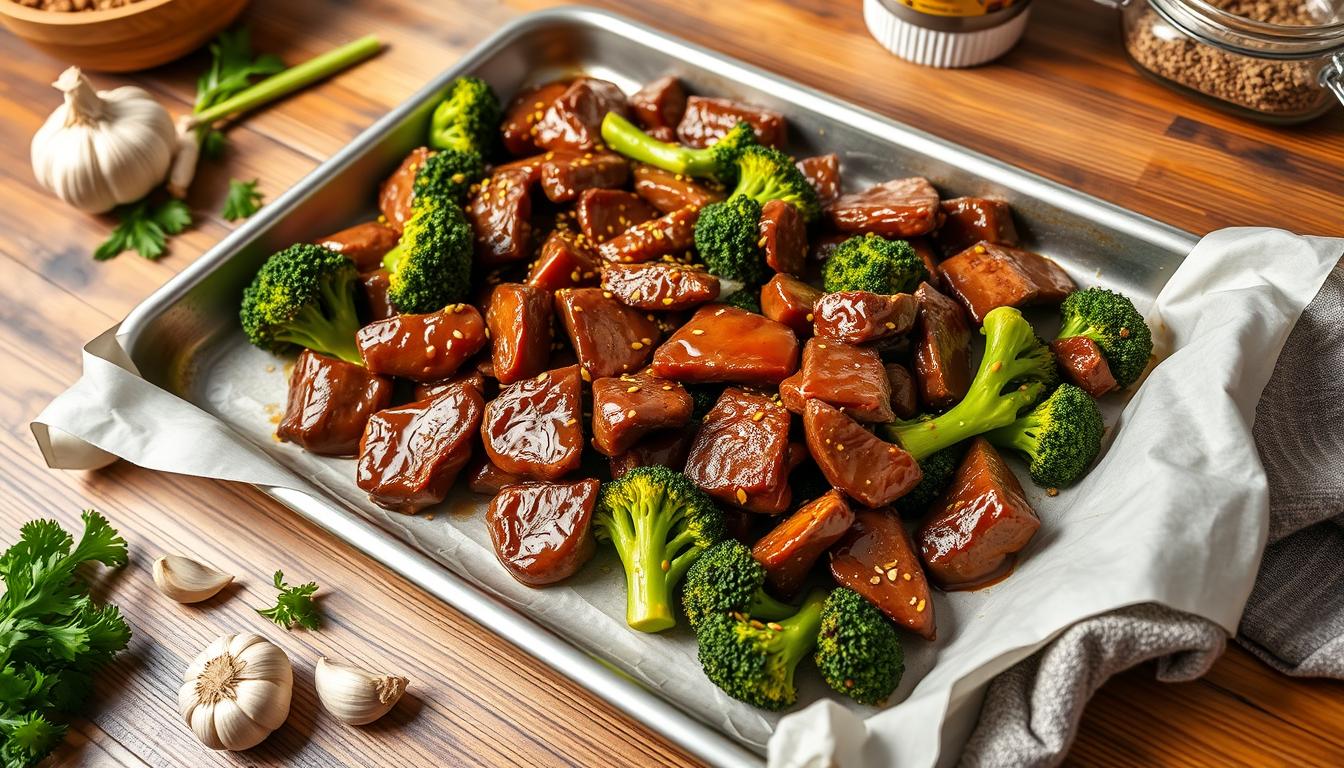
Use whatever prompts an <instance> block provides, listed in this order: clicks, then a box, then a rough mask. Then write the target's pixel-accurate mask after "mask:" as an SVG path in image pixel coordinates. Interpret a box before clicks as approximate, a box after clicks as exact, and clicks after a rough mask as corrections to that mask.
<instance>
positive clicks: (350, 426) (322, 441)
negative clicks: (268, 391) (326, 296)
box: [275, 349, 392, 456]
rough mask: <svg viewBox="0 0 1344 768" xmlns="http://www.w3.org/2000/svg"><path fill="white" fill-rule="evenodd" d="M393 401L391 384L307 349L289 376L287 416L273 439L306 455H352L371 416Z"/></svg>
mask: <svg viewBox="0 0 1344 768" xmlns="http://www.w3.org/2000/svg"><path fill="white" fill-rule="evenodd" d="M391 402H392V381H391V380H390V379H387V378H386V377H383V376H378V375H376V374H373V373H369V372H368V371H367V370H365V369H364V368H363V367H362V366H358V365H355V364H353V363H347V362H346V361H344V360H338V359H337V358H334V357H327V356H326V355H319V354H317V353H316V352H313V351H311V350H307V349H305V350H303V351H302V352H300V353H299V359H298V360H297V361H296V362H295V363H294V371H293V372H292V373H290V375H289V396H288V397H287V398H286V399H285V416H284V418H283V419H281V420H280V426H279V427H278V428H277V429H276V430H275V435H276V437H278V438H280V439H281V440H283V441H285V442H287V443H294V444H295V445H297V446H299V447H300V448H302V449H304V450H305V451H308V452H309V453H318V454H321V455H323V456H353V455H355V453H357V452H358V451H359V438H360V437H361V436H362V435H363V434H364V425H365V424H366V423H368V421H369V417H370V416H372V415H373V414H374V413H375V412H376V411H381V410H382V409H384V408H386V407H387V406H388V404H389V403H391Z"/></svg>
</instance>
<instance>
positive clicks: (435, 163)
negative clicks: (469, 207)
mask: <svg viewBox="0 0 1344 768" xmlns="http://www.w3.org/2000/svg"><path fill="white" fill-rule="evenodd" d="M484 176H485V161H484V160H482V159H481V153H479V152H477V151H476V150H474V149H468V150H457V149H444V150H440V151H438V152H435V153H434V154H432V155H430V156H429V157H428V158H426V159H425V161H424V162H423V163H421V164H420V168H419V170H417V171H416V172H415V183H414V184H413V185H412V189H413V190H414V191H415V199H417V200H419V199H422V198H426V197H433V198H439V199H442V200H446V201H449V202H452V203H455V204H457V205H462V204H463V203H465V202H466V201H467V198H468V197H469V196H470V194H471V187H472V185H473V184H475V183H476V182H478V181H480V180H481V179H482V178H484Z"/></svg>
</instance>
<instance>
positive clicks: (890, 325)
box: [887, 321, 896, 331]
mask: <svg viewBox="0 0 1344 768" xmlns="http://www.w3.org/2000/svg"><path fill="white" fill-rule="evenodd" d="M887 330H888V331H894V330H896V324H895V323H893V322H890V321H888V322H887Z"/></svg>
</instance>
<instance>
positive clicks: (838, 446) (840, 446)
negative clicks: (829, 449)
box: [835, 443, 845, 451]
mask: <svg viewBox="0 0 1344 768" xmlns="http://www.w3.org/2000/svg"><path fill="white" fill-rule="evenodd" d="M835 450H837V451H843V450H845V444H844V443H836V444H835Z"/></svg>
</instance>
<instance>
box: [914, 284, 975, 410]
mask: <svg viewBox="0 0 1344 768" xmlns="http://www.w3.org/2000/svg"><path fill="white" fill-rule="evenodd" d="M915 299H916V300H918V302H919V317H918V318H917V320H916V322H915V359H914V363H915V381H916V382H917V383H918V385H919V398H920V400H921V401H923V402H924V404H925V405H927V406H928V407H930V408H934V409H938V410H942V409H944V408H950V407H952V406H953V405H956V404H957V403H958V402H960V401H961V398H963V397H965V396H966V390H967V389H969V388H970V386H971V347H970V345H971V329H970V326H969V325H968V324H967V323H966V315H965V313H963V312H962V310H961V307H960V306H959V305H958V304H957V303H956V302H955V301H953V300H951V299H949V298H948V297H946V296H944V295H943V294H941V293H939V292H938V291H937V290H935V289H934V288H933V286H931V285H929V284H928V283H922V284H920V286H919V288H918V289H917V290H916V291H915Z"/></svg>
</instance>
